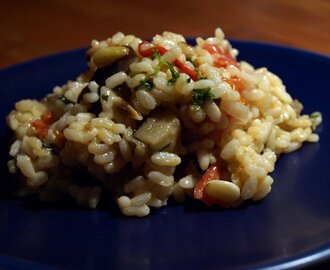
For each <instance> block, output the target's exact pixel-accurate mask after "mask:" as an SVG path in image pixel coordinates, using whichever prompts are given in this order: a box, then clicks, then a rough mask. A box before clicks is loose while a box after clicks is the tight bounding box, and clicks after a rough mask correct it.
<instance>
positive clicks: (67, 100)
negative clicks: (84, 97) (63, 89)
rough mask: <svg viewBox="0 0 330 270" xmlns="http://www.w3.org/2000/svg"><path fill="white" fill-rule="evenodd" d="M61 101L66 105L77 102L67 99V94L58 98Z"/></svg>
mask: <svg viewBox="0 0 330 270" xmlns="http://www.w3.org/2000/svg"><path fill="white" fill-rule="evenodd" d="M58 99H59V100H60V101H62V102H63V103H64V104H65V105H68V104H75V102H73V101H71V100H69V99H67V98H66V97H65V96H60V97H59V98H58Z"/></svg>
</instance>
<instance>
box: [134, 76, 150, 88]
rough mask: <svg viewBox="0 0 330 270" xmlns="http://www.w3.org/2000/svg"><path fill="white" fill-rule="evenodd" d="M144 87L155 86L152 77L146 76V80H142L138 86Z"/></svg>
mask: <svg viewBox="0 0 330 270" xmlns="http://www.w3.org/2000/svg"><path fill="white" fill-rule="evenodd" d="M141 86H142V87H143V88H144V89H147V90H151V89H152V88H153V87H154V83H153V82H152V79H151V78H148V77H146V78H145V79H144V80H141V81H140V84H139V85H138V86H137V87H136V88H139V87H141Z"/></svg>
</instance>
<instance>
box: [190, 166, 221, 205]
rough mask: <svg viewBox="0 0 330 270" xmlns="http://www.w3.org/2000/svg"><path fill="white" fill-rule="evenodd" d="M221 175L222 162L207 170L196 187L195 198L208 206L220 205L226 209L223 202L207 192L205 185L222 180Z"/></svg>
mask: <svg viewBox="0 0 330 270" xmlns="http://www.w3.org/2000/svg"><path fill="white" fill-rule="evenodd" d="M220 174H221V167H220V162H217V163H215V164H212V165H211V166H210V167H209V168H208V169H207V170H206V172H205V173H204V175H203V176H202V178H201V179H200V180H199V182H198V183H197V185H196V186H195V189H194V198H195V199H197V200H201V201H202V202H204V203H205V204H206V205H207V206H211V205H220V206H223V207H226V206H227V205H226V204H225V203H224V202H223V201H221V200H219V199H215V198H212V197H211V196H209V195H208V194H207V193H206V192H205V185H206V184H207V182H208V181H211V180H217V179H220Z"/></svg>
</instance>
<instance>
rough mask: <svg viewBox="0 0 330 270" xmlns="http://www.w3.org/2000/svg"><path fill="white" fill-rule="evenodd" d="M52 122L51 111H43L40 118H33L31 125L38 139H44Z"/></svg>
mask: <svg viewBox="0 0 330 270" xmlns="http://www.w3.org/2000/svg"><path fill="white" fill-rule="evenodd" d="M52 123H53V114H52V112H45V113H44V114H43V115H42V116H41V119H40V120H35V121H33V122H32V123H31V125H32V126H33V127H34V128H35V129H36V131H37V135H38V138H39V139H44V138H45V137H46V135H47V132H48V129H49V127H50V125H51V124H52Z"/></svg>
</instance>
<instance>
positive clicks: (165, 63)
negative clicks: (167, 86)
mask: <svg viewBox="0 0 330 270" xmlns="http://www.w3.org/2000/svg"><path fill="white" fill-rule="evenodd" d="M153 51H154V54H153V55H152V56H151V57H150V58H151V59H157V60H158V61H159V64H158V67H157V70H156V72H155V73H157V72H158V71H159V70H160V69H161V67H162V66H166V67H167V68H168V69H169V70H170V72H171V74H172V78H171V79H170V80H169V81H168V82H169V83H171V84H174V83H175V82H176V80H177V79H178V78H179V77H180V74H179V73H178V72H177V71H176V70H175V68H174V66H173V64H172V63H170V62H168V61H164V60H163V59H162V56H161V55H160V53H159V51H157V50H155V49H154V50H153Z"/></svg>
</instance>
